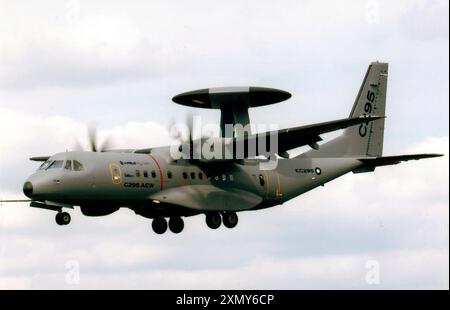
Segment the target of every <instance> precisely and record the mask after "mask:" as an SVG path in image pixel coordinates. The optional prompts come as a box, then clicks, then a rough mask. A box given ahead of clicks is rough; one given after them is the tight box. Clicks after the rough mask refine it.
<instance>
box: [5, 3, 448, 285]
mask: <svg viewBox="0 0 450 310" xmlns="http://www.w3.org/2000/svg"><path fill="white" fill-rule="evenodd" d="M448 6H449V5H448V1H425V0H422V1H420V0H408V1H375V0H371V1H362V0H361V1H339V2H338V1H331V0H330V1H278V2H275V1H261V0H259V1H226V2H222V3H220V4H218V2H213V1H189V2H187V1H167V0H166V1H134V2H133V3H132V4H131V2H130V1H127V2H125V1H121V2H119V1H75V0H71V1H56V0H55V1H51V0H47V1H39V2H31V1H7V0H0V198H3V199H4V198H22V192H21V189H22V184H23V182H24V180H25V179H26V178H27V177H28V176H29V175H30V174H31V173H32V172H33V171H34V170H35V169H36V168H37V165H36V163H33V162H30V161H29V160H28V158H29V157H31V156H37V155H51V154H53V153H56V152H60V151H64V150H66V149H71V148H73V147H74V145H75V141H76V140H77V139H78V140H80V141H81V142H82V143H85V142H86V138H85V137H86V125H87V124H88V123H91V122H96V123H97V124H98V125H99V129H100V132H99V135H100V138H101V139H104V138H105V137H106V136H108V135H112V137H113V138H114V141H115V143H116V146H117V147H128V148H135V147H136V148H137V147H150V146H154V145H163V144H165V143H169V142H170V140H169V137H168V136H167V133H166V131H165V129H164V128H165V127H166V126H167V124H168V123H169V121H170V119H171V117H173V118H176V119H179V120H183V119H184V117H185V114H186V112H187V111H188V109H187V108H185V107H182V106H178V105H176V104H174V103H173V102H171V100H170V99H171V98H172V97H173V96H174V95H176V94H178V93H180V92H184V91H188V90H192V89H197V88H206V87H216V86H235V85H253V86H267V87H276V88H281V89H284V90H287V91H289V92H291V93H292V94H293V97H292V98H291V99H290V100H288V101H286V102H284V103H281V104H278V105H274V106H268V107H264V108H258V109H255V110H253V111H252V112H251V120H252V121H253V122H256V123H275V124H278V126H279V127H280V128H282V127H290V126H298V125H301V124H307V123H312V122H320V121H326V120H332V119H338V118H342V117H347V116H348V114H349V111H350V109H351V106H352V104H353V101H354V98H355V96H356V94H357V91H358V88H359V86H360V83H361V80H362V78H363V76H364V73H365V71H366V69H367V66H368V64H369V63H370V62H371V61H375V60H380V61H386V62H389V63H390V67H389V81H388V94H387V111H386V113H387V120H386V131H385V147H384V154H385V155H394V154H403V153H415V152H439V153H444V154H446V156H445V157H443V158H438V159H430V160H423V161H419V162H408V163H404V164H402V165H398V166H394V167H387V168H386V167H384V168H378V169H377V170H376V171H375V173H372V174H358V175H354V174H349V175H346V176H344V177H342V178H340V179H338V180H335V181H333V182H331V183H329V184H327V185H326V186H325V187H323V188H317V189H315V190H313V191H311V192H309V193H307V194H305V195H302V196H300V197H297V198H296V199H293V200H292V201H290V202H288V203H286V204H284V205H283V206H278V207H274V208H271V209H268V210H262V211H258V212H248V213H243V214H240V223H239V225H238V227H237V228H235V229H233V230H228V229H225V228H220V229H218V230H217V231H213V230H210V229H208V228H207V227H206V224H205V223H204V217H203V216H198V217H194V218H189V219H187V220H186V221H185V222H186V228H185V231H183V233H182V234H180V235H174V234H171V233H167V234H165V235H162V236H158V235H156V234H154V233H153V231H152V230H151V221H150V220H148V219H144V218H142V217H138V216H136V215H134V214H133V212H131V211H129V210H120V211H119V212H117V213H115V214H113V215H110V216H108V217H103V218H89V217H84V216H83V215H82V214H81V213H80V211H79V210H74V211H71V214H72V223H71V224H70V225H69V226H64V227H59V226H57V225H56V224H55V223H54V214H53V213H52V212H50V211H45V210H35V209H32V208H29V207H28V206H27V204H16V205H2V206H1V207H0V288H3V289H13V288H32V289H42V288H57V289H79V288H88V289H91V288H102V289H103V288H125V289H128V288H136V289H161V288H167V289H198V288H203V289H205V288H206V289H215V288H217V289H220V288H223V289H225V288H226V289H271V288H285V289H314V288H325V289H347V288H356V289H380V288H387V289H432V288H438V289H448V288H449V248H448V247H449V194H448V187H449V182H448V178H449V176H448V169H449V167H448V148H449V144H448V140H449V138H448V136H449V134H448V133H449V120H448V114H449V71H448V70H449V30H448V29H449V15H448V14H449V13H448V11H449V7H448ZM198 112H199V113H200V114H201V115H202V116H204V117H205V118H206V119H207V120H208V121H211V122H217V121H218V119H219V114H218V113H217V112H216V111H202V110H200V111H198ZM375 271H377V274H378V276H379V277H378V280H379V281H375V282H376V283H372V282H373V281H372V282H371V281H370V279H373V277H371V275H373V272H375ZM74 274H75V275H79V277H78V276H74Z"/></svg>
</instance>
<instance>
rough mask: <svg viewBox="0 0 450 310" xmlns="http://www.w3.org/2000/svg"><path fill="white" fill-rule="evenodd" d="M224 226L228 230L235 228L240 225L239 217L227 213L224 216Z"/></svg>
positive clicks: (233, 213) (232, 213)
mask: <svg viewBox="0 0 450 310" xmlns="http://www.w3.org/2000/svg"><path fill="white" fill-rule="evenodd" d="M222 218H223V225H225V227H227V228H234V227H236V225H237V223H238V216H237V214H236V213H235V212H225V213H224V214H223V215H222Z"/></svg>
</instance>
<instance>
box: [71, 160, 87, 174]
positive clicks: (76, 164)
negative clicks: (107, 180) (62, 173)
mask: <svg viewBox="0 0 450 310" xmlns="http://www.w3.org/2000/svg"><path fill="white" fill-rule="evenodd" d="M82 170H84V167H83V165H82V164H81V163H80V162H79V161H78V160H74V161H73V171H82Z"/></svg>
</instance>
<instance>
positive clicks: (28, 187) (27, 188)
mask: <svg viewBox="0 0 450 310" xmlns="http://www.w3.org/2000/svg"><path fill="white" fill-rule="evenodd" d="M23 193H24V194H25V196H27V197H29V198H31V197H30V196H31V194H32V193H33V184H32V183H31V182H29V181H27V182H25V184H24V185H23Z"/></svg>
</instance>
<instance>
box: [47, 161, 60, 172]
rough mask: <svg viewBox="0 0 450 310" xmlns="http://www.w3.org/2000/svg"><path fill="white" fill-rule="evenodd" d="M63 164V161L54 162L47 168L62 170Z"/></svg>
mask: <svg viewBox="0 0 450 310" xmlns="http://www.w3.org/2000/svg"><path fill="white" fill-rule="evenodd" d="M63 163H64V160H55V161H54V162H52V163H51V164H50V165H49V166H48V167H47V170H48V169H57V168H62V166H63Z"/></svg>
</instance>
